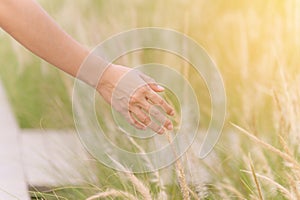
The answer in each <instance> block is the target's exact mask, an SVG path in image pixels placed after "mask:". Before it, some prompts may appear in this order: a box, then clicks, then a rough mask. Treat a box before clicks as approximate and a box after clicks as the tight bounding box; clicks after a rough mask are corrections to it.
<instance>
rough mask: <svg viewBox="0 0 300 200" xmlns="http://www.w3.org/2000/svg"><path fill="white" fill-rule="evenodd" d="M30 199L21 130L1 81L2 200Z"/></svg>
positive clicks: (0, 181)
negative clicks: (25, 173)
mask: <svg viewBox="0 0 300 200" xmlns="http://www.w3.org/2000/svg"><path fill="white" fill-rule="evenodd" d="M11 199H13V200H15V199H21V200H27V199H29V194H28V189H27V184H26V181H25V175H24V170H23V165H22V159H21V151H20V130H19V128H18V125H17V123H16V121H15V118H14V116H13V113H12V110H11V108H10V105H9V103H8V101H7V98H6V95H5V92H4V89H3V87H2V85H1V83H0V200H11Z"/></svg>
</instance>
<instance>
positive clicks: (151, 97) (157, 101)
mask: <svg viewBox="0 0 300 200" xmlns="http://www.w3.org/2000/svg"><path fill="white" fill-rule="evenodd" d="M146 97H147V98H148V100H150V101H151V102H152V103H153V104H156V105H158V106H160V107H161V108H162V109H164V111H165V112H166V113H167V114H168V115H171V116H173V115H174V113H175V112H174V110H173V108H172V107H171V106H170V105H169V104H168V103H167V102H166V101H165V100H164V99H163V98H162V97H161V96H159V95H158V94H157V93H155V92H153V91H149V92H148V94H147V95H146Z"/></svg>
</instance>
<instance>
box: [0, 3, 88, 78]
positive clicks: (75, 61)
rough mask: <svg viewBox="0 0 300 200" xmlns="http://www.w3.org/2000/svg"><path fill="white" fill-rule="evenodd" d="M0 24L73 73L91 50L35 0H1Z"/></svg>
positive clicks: (20, 39)
mask: <svg viewBox="0 0 300 200" xmlns="http://www.w3.org/2000/svg"><path fill="white" fill-rule="evenodd" d="M0 27H1V28H3V29H4V30H5V31H6V32H7V33H9V34H10V35H11V36H12V37H14V38H15V39H16V40H17V41H18V42H20V43H21V44H22V45H24V46H25V47H26V48H28V49H29V50H30V51H32V52H33V53H34V54H36V55H38V56H39V57H41V58H43V59H44V60H46V61H47V62H49V63H51V64H53V65H54V66H56V67H58V68H60V69H61V70H63V71H65V72H67V73H68V74H70V75H72V76H76V74H77V71H78V69H79V67H80V65H81V63H82V62H83V60H84V59H85V57H86V56H87V55H88V53H89V51H88V50H87V49H86V48H85V47H83V46H82V45H80V44H79V43H78V42H76V41H75V40H74V39H72V38H71V37H70V36H69V35H68V34H67V33H65V32H64V31H63V30H62V29H61V28H60V27H59V26H58V25H57V24H56V23H55V22H54V21H53V20H52V19H51V17H49V16H48V14H47V13H46V12H45V11H44V10H43V9H42V8H41V7H40V6H39V5H38V4H37V3H36V2H35V1H33V0H0Z"/></svg>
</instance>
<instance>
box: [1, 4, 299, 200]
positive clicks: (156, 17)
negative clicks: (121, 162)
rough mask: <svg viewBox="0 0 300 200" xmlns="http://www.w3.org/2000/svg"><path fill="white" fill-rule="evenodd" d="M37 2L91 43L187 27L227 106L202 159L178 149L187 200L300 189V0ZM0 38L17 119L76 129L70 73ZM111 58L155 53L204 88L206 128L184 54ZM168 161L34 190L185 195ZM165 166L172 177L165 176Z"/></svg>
mask: <svg viewBox="0 0 300 200" xmlns="http://www.w3.org/2000/svg"><path fill="white" fill-rule="evenodd" d="M40 2H41V4H42V5H43V6H44V7H45V8H46V9H47V11H48V12H50V14H51V15H52V16H53V17H54V18H55V19H56V20H57V21H58V23H59V24H60V25H61V26H62V27H63V28H64V29H66V30H67V31H68V32H69V33H70V34H71V35H72V36H74V37H75V38H76V39H78V40H79V41H80V42H82V43H84V44H86V45H87V46H90V47H93V46H94V45H95V44H98V43H99V42H101V41H103V40H104V39H105V38H107V37H109V36H111V35H112V34H115V33H119V32H120V31H124V30H128V29H131V28H136V27H144V26H156V27H166V28H172V29H175V30H178V31H180V32H183V33H185V34H187V35H188V36H190V37H192V38H193V39H195V40H196V41H197V42H199V43H200V44H202V45H203V46H204V48H205V49H206V50H207V51H208V53H209V54H210V55H211V56H212V58H213V59H214V61H215V62H216V63H217V65H218V67H219V69H220V72H221V74H222V76H223V78H224V82H225V87H226V93H227V98H228V105H227V111H228V115H227V121H226V125H225V129H224V133H223V135H222V137H221V139H220V141H219V143H218V145H217V146H216V148H215V150H214V152H213V153H212V154H211V155H209V156H208V158H206V159H204V160H199V159H198V158H197V156H196V155H195V151H194V150H193V149H190V150H189V151H188V152H187V154H186V155H185V156H184V157H183V158H182V166H183V168H184V169H183V171H184V173H185V176H186V179H187V180H186V182H187V187H188V188H189V195H190V198H191V199H197V198H199V199H299V198H300V194H299V193H300V192H299V177H300V173H299V145H298V144H299V130H300V128H299V120H300V106H299V101H300V92H299V84H300V76H299V75H300V73H299V71H300V68H299V64H300V61H299V56H300V26H299V17H300V1H299V0H287V1H281V0H267V1H259V0H254V1H247V0H245V1H238V0H230V1H221V0H213V1H204V0H200V1H195V0H190V1H179V0H176V1H171V0H167V1H158V0H154V1H139V0H133V1H130V3H128V2H126V1H121V0H114V1H106V2H104V1H71V0H64V1H58V0H55V1H44V0H41V1H40ZM66 16H68V17H66ZM74 21H76V23H74ZM0 43H1V45H0V55H1V60H0V64H1V67H0V77H1V79H2V80H3V82H4V85H5V87H6V89H7V91H8V94H9V98H10V100H11V103H12V104H13V107H14V111H15V113H16V116H17V118H18V121H19V123H20V125H21V127H23V128H41V127H42V128H72V127H73V126H74V125H73V121H72V111H71V106H70V102H71V101H70V91H71V88H72V80H71V79H70V78H69V77H67V76H66V75H65V74H63V73H61V72H58V71H57V70H56V69H53V68H51V67H49V66H48V65H47V64H45V63H43V62H41V61H40V60H39V59H37V58H36V57H34V56H33V55H31V54H30V53H28V52H27V51H26V50H24V49H23V48H22V47H20V46H19V45H17V44H16V43H15V42H13V41H12V40H11V39H10V38H9V37H8V36H6V35H4V34H3V33H0ZM4 58H5V59H4ZM116 62H119V63H122V64H124V65H128V66H133V63H134V64H139V63H143V62H158V63H162V64H167V65H170V66H173V67H174V68H175V69H177V70H180V71H181V72H182V73H183V74H184V76H185V77H186V78H188V79H189V80H190V81H191V83H192V84H193V85H194V86H197V88H200V89H201V90H200V91H201V92H199V93H198V94H197V97H198V101H199V104H200V107H201V109H202V110H201V112H202V113H201V125H202V126H201V128H202V129H203V130H205V129H206V128H207V126H208V122H209V119H210V103H209V102H210V100H209V93H208V91H207V89H206V87H205V84H204V82H203V80H202V79H201V77H198V76H195V75H194V74H195V73H194V72H193V69H191V68H188V69H189V70H186V69H187V67H188V64H187V63H185V62H184V61H182V60H180V59H179V58H176V57H175V56H174V55H168V54H166V53H163V52H158V51H152V52H136V53H132V54H130V55H128V56H124V57H121V58H120V59H119V60H117V61H116ZM229 122H230V123H229ZM112 138H114V139H116V140H117V138H118V136H116V135H112ZM138 142H140V141H138ZM198 142H199V141H198ZM119 143H120V141H119ZM141 143H142V142H141ZM126 144H127V143H126ZM196 144H197V143H196ZM143 145H145V144H143ZM143 148H145V149H146V148H147V147H146V146H142V149H143ZM135 150H141V149H139V148H135ZM173 167H174V166H170V167H168V168H166V169H163V170H160V171H158V172H155V173H147V174H130V175H128V174H122V173H120V172H116V171H114V170H112V169H108V168H106V167H105V166H103V165H101V164H99V163H95V168H96V169H97V172H99V173H97V181H96V183H93V184H91V183H90V184H87V186H80V187H79V188H77V187H74V186H73V187H71V188H60V189H57V190H53V191H52V192H49V193H43V194H39V193H36V194H38V195H44V197H45V198H46V199H88V198H90V199H93V198H95V199H97V198H98V199H99V198H100V196H101V197H103V198H104V199H118V198H119V199H124V198H128V199H141V198H144V199H182V193H185V192H181V190H180V187H179V186H180V184H179V183H178V182H177V180H176V172H175V171H174V168H173ZM202 169H204V170H205V173H207V174H209V176H208V177H209V178H207V177H206V175H205V176H204V175H203V174H205V173H204V172H203V171H201V170H202ZM181 171H182V170H181ZM167 172H168V173H170V174H171V178H167V179H166V178H165V177H164V173H167ZM130 177H131V178H130ZM137 183H140V186H141V187H142V188H143V190H141V188H139V186H138V185H137ZM141 191H144V192H141ZM145 191H146V193H145ZM194 194H196V195H194ZM145 195H146V196H145ZM149 195H150V197H149ZM146 197H147V198H146Z"/></svg>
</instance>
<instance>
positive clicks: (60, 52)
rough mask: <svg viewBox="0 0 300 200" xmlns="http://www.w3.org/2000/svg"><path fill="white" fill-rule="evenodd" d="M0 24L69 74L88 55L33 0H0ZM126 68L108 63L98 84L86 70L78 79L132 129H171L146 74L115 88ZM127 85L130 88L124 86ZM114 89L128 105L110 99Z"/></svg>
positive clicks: (164, 105) (156, 89)
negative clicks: (100, 96) (119, 113)
mask: <svg viewBox="0 0 300 200" xmlns="http://www.w3.org/2000/svg"><path fill="white" fill-rule="evenodd" d="M0 27H1V28H3V29H4V30H5V31H6V32H7V33H9V34H10V35H11V36H12V37H14V38H15V39H16V40H17V41H18V42H20V43H21V44H22V45H24V46H25V47H26V48H27V49H29V50H30V51H32V52H33V53H34V54H36V55H38V56H39V57H41V58H42V59H44V60H46V61H47V62H49V63H51V64H53V65H54V66H56V67H58V68H59V69H61V70H63V71H65V72H66V73H68V74H70V75H72V76H73V77H76V75H77V73H78V71H79V69H80V66H81V64H82V63H83V61H84V60H85V58H86V57H87V56H88V55H89V51H88V50H87V49H86V48H85V47H83V46H82V45H81V44H79V43H78V42H77V41H75V40H74V39H73V38H72V37H71V36H69V35H68V34H67V33H66V32H64V31H63V30H62V29H61V28H60V27H59V26H58V25H57V24H56V23H55V22H54V21H53V20H52V19H51V17H50V16H49V15H48V14H47V13H46V12H45V11H44V10H43V9H42V8H41V7H40V6H39V5H38V4H37V3H36V2H35V1H34V0H0ZM97 60H98V58H97ZM100 60H101V59H100ZM101 62H102V60H101ZM101 62H96V63H101ZM92 63H94V62H92ZM101 64H103V63H101ZM97 67H100V66H98V65H97V64H96V65H95V64H93V68H94V69H95V68H97ZM130 71H131V70H130V68H127V67H124V66H119V65H114V64H111V65H109V67H108V68H105V71H104V72H103V74H102V76H101V79H100V82H99V83H98V81H94V80H92V79H93V76H91V74H89V73H87V74H84V75H83V77H79V78H80V79H82V80H83V81H85V82H86V83H88V84H90V85H91V86H93V87H95V88H96V89H97V90H98V92H99V93H100V94H101V95H102V96H103V97H104V99H105V100H106V101H107V102H109V103H111V104H112V105H113V107H114V108H115V109H117V110H119V111H120V112H123V113H122V114H123V116H125V117H126V119H127V120H128V122H129V123H131V124H132V125H134V126H135V127H136V128H140V129H144V128H145V127H149V128H151V129H152V130H154V131H156V132H157V133H163V132H164V131H165V129H164V128H163V127H165V128H167V129H169V130H171V129H172V123H171V121H170V120H169V119H167V118H166V117H165V116H164V115H163V114H161V113H160V112H157V111H155V107H154V106H153V104H152V103H155V104H157V105H160V106H161V107H162V108H163V109H164V110H165V112H166V113H168V114H169V115H173V114H174V111H173V109H172V108H171V106H170V105H169V104H167V103H166V102H165V101H164V100H163V99H162V98H161V97H160V96H159V95H158V94H157V93H156V92H161V91H163V88H161V87H159V86H158V85H157V84H156V83H153V81H152V82H151V81H150V82H151V83H150V82H149V80H151V79H150V78H149V77H146V76H145V75H144V74H141V73H137V74H134V76H133V78H132V79H130V80H127V83H130V84H126V82H125V83H124V84H122V85H121V86H120V87H123V88H121V89H120V88H119V89H120V90H118V88H117V84H118V81H119V80H120V79H121V77H122V76H123V75H124V74H126V73H128V72H130ZM92 75H93V74H92ZM91 77H92V78H91ZM141 83H142V84H144V85H145V86H144V87H143V88H141V89H138V90H136V92H135V93H134V94H133V95H132V94H131V93H130V89H131V90H133V89H135V88H137V86H139V85H138V84H140V85H141ZM129 85H130V86H133V88H129V87H127V86H129ZM114 89H116V90H115V91H116V93H118V92H119V93H120V95H122V97H125V98H126V99H128V100H129V104H128V105H125V104H124V103H122V102H119V101H113V100H112V97H113V95H112V94H113V91H114ZM122 91H125V93H122ZM130 95H132V96H130ZM151 102H152V103H151ZM151 111H154V112H153V113H155V115H153V114H151ZM145 112H146V113H147V114H145ZM128 113H130V116H128ZM132 115H133V116H132ZM150 115H153V116H154V117H155V118H156V119H158V121H160V122H161V123H160V124H157V123H155V122H154V121H152V120H151V119H150ZM134 116H136V117H137V119H138V120H136V119H135V117H134Z"/></svg>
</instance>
